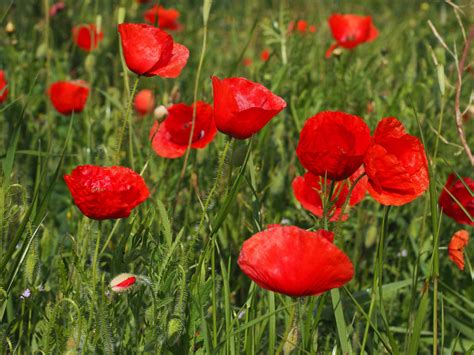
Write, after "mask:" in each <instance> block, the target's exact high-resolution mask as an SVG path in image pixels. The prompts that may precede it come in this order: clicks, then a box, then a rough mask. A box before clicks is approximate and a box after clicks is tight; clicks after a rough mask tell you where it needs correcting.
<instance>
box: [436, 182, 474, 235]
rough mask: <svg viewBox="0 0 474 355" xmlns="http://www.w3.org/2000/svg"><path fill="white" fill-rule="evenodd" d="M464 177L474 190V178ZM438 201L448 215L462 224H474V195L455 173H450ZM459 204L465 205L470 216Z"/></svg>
mask: <svg viewBox="0 0 474 355" xmlns="http://www.w3.org/2000/svg"><path fill="white" fill-rule="evenodd" d="M462 179H463V181H464V183H465V184H466V185H467V186H469V189H470V190H471V191H474V180H473V179H471V178H468V177H463V178H462ZM448 191H449V192H448ZM451 195H452V196H454V198H455V199H456V200H457V201H458V202H459V203H458V202H456V200H455V199H454V198H453V197H451ZM438 203H439V205H440V206H441V208H442V209H443V213H444V214H445V215H446V216H448V217H451V218H452V219H454V220H455V221H456V222H458V223H460V224H468V225H470V226H474V220H473V218H474V195H472V194H471V192H470V191H469V190H468V189H466V186H464V184H463V183H462V181H461V180H460V179H458V178H457V177H456V175H455V174H450V175H449V177H448V181H446V185H445V186H444V189H443V191H441V194H440V196H439V200H438ZM459 204H461V206H463V207H464V209H465V210H466V211H467V212H468V213H469V215H470V216H468V215H466V213H465V212H464V211H463V210H462V208H461V207H460V206H459Z"/></svg>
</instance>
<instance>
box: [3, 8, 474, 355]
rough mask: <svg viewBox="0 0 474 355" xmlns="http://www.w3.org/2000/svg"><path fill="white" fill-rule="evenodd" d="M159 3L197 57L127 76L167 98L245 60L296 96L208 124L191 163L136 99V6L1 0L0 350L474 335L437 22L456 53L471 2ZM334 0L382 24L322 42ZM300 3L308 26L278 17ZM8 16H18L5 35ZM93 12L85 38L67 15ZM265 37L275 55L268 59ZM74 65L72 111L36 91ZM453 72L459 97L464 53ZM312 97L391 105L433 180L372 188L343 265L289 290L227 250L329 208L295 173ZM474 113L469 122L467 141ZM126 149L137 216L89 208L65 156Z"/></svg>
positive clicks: (107, 155) (79, 17) (348, 225)
mask: <svg viewBox="0 0 474 355" xmlns="http://www.w3.org/2000/svg"><path fill="white" fill-rule="evenodd" d="M162 3H163V4H164V5H165V6H170V7H171V6H173V7H176V8H177V9H178V10H180V11H181V14H182V17H181V19H180V21H181V22H182V23H183V24H184V30H183V31H181V32H178V33H175V34H174V36H175V38H176V40H177V41H178V42H180V43H183V44H185V45H186V46H188V47H189V48H190V51H191V57H190V60H189V62H188V65H187V67H186V68H185V69H184V71H183V73H182V75H181V76H180V77H179V78H177V79H174V80H167V79H160V78H142V79H140V81H139V82H137V83H138V84H137V85H138V89H142V88H150V89H153V90H154V92H155V93H156V95H157V101H158V102H159V103H163V104H167V103H169V102H171V100H172V97H173V96H176V95H177V93H179V96H180V97H181V99H180V100H181V101H183V102H186V103H188V104H189V103H191V102H192V101H195V100H196V99H199V100H203V101H208V102H211V101H212V89H211V82H210V79H209V78H210V76H211V75H218V76H220V77H225V76H229V75H234V76H245V77H247V78H249V79H251V80H254V81H257V82H261V83H263V84H264V85H265V86H267V87H268V88H270V89H271V90H272V91H274V92H275V93H277V94H278V95H281V96H282V97H284V98H285V100H286V101H287V103H288V107H287V109H286V110H285V111H284V112H283V113H282V114H280V115H279V116H278V117H276V118H275V119H273V120H272V121H271V122H270V124H269V125H268V126H267V127H266V128H264V129H263V130H262V131H261V132H259V133H258V134H257V135H256V136H254V137H253V138H252V139H251V140H247V141H245V142H242V141H230V140H228V139H227V137H225V136H224V135H218V136H217V138H216V139H215V141H214V142H213V143H212V144H211V145H209V146H208V147H207V148H206V149H203V150H189V157H187V158H186V162H184V160H185V159H184V158H183V159H178V160H167V159H163V158H159V157H157V156H155V155H154V153H153V152H152V151H151V148H150V144H149V140H148V137H149V130H150V128H151V126H152V124H153V118H152V117H151V116H150V117H147V118H145V119H144V120H139V119H138V118H137V117H135V116H134V114H133V113H131V112H129V111H128V110H129V108H130V104H129V102H130V100H131V97H132V96H133V92H134V91H135V90H134V88H131V87H129V86H130V83H133V82H134V78H133V77H130V78H129V77H128V75H131V74H130V73H126V71H125V66H124V65H123V63H122V61H121V57H120V48H119V45H118V43H119V41H118V35H117V31H116V25H117V22H121V21H122V20H124V21H128V22H142V12H143V10H144V8H145V7H143V6H138V5H137V4H135V2H133V1H128V0H127V1H125V0H122V1H111V0H101V1H66V5H67V7H66V11H65V12H64V13H61V14H60V15H58V16H55V17H51V18H50V17H49V16H48V15H47V12H46V9H48V8H49V6H50V5H51V1H49V0H44V1H42V2H39V1H28V0H18V1H12V2H11V3H10V2H9V1H4V2H2V3H1V4H0V21H1V22H0V26H1V29H0V33H1V35H0V69H4V70H5V71H6V72H7V74H8V79H9V90H10V94H9V100H8V102H6V103H4V104H3V105H2V106H0V126H1V127H2V129H1V139H0V159H1V162H2V165H1V174H0V181H1V188H0V226H1V230H0V245H1V248H0V348H1V349H2V353H19V354H23V353H37V352H43V353H46V354H49V353H64V352H74V353H75V352H80V353H142V352H150V353H176V354H181V353H190V352H197V353H225V354H240V353H246V354H254V353H270V354H272V353H280V352H285V353H290V352H293V353H298V354H307V353H331V352H335V353H368V354H378V353H394V354H400V353H410V354H416V353H436V352H438V353H453V352H460V353H468V352H470V351H471V352H472V350H473V349H474V332H473V326H472V325H473V317H472V315H473V314H474V303H473V301H472V297H473V290H474V289H473V280H474V272H473V270H472V268H471V263H470V262H469V260H468V261H467V262H466V265H467V266H466V268H467V271H466V270H465V271H464V272H460V271H459V270H458V269H457V268H456V267H455V266H454V265H453V264H452V263H451V262H450V260H449V259H448V257H447V250H446V246H447V244H448V242H449V239H450V237H451V235H452V234H453V233H454V232H455V231H457V230H458V229H460V226H459V225H456V223H455V222H453V221H452V220H450V219H448V218H446V217H444V216H443V215H442V214H441V213H440V211H439V208H438V206H437V198H438V195H439V193H440V189H441V187H442V184H444V181H445V179H446V177H447V175H448V174H449V173H450V172H452V171H453V170H454V171H455V172H456V173H458V174H461V175H463V176H468V175H469V174H470V175H471V176H472V167H471V166H470V164H469V162H468V160H467V157H466V156H465V154H464V152H463V147H462V146H461V145H460V141H459V137H458V135H457V130H456V121H455V115H456V112H455V107H454V104H455V96H456V80H457V67H456V65H457V64H456V63H457V61H456V59H455V58H453V56H452V55H450V53H449V52H448V49H447V48H445V46H444V45H443V43H441V42H440V41H439V38H438V36H441V37H442V39H443V41H444V43H446V44H447V46H449V48H455V50H456V51H455V52H453V53H455V54H457V55H460V53H461V51H462V50H461V48H463V44H464V37H463V31H462V28H461V27H460V24H464V26H466V25H467V24H468V23H469V21H471V20H472V16H470V11H472V10H473V9H472V4H471V5H470V4H469V2H468V1H464V2H461V3H460V4H459V5H461V8H460V9H461V10H462V12H459V11H458V12H457V13H456V12H455V10H454V9H453V7H452V5H450V4H449V3H445V2H441V1H439V2H419V1H411V0H410V1H409V0H401V1H395V2H386V1H379V0H370V1H366V2H364V3H363V4H362V3H359V2H353V1H342V0H341V1H336V2H326V1H303V0H301V1H276V0H275V1H270V0H266V1H265V0H261V1H242V2H240V1H239V2H237V1H230V0H221V1H214V2H212V6H211V2H210V1H209V0H206V1H204V2H200V1H190V0H187V1H186V0H183V1H179V2H169V1H163V2H162ZM120 9H122V10H120ZM333 12H341V13H359V14H367V15H372V17H373V19H374V21H375V24H376V25H377V27H378V28H379V29H380V36H379V38H378V39H377V40H376V41H374V42H373V43H370V44H365V45H363V46H360V47H359V48H357V49H356V50H354V51H352V52H343V53H342V54H341V55H338V56H335V57H333V58H331V59H329V60H327V59H325V58H324V53H325V51H326V49H327V48H328V46H329V45H330V43H331V35H330V32H329V30H328V27H327V25H326V23H325V19H326V18H327V17H328V16H329V15H330V14H331V13H333ZM471 13H472V12H471ZM456 14H457V16H456ZM297 18H304V19H305V20H307V21H308V22H309V23H311V24H313V23H314V24H316V26H317V32H316V33H314V34H312V33H308V34H304V35H300V34H298V33H295V34H291V35H288V34H287V31H286V28H287V27H286V26H287V24H288V22H289V21H290V20H294V19H297ZM428 21H431V23H432V24H433V25H434V26H435V28H436V29H437V34H435V33H433V31H432V29H431V27H430V25H429V24H428ZM9 22H11V23H12V24H14V26H15V32H14V33H8V34H7V33H6V32H5V31H4V28H5V26H6V25H7V23H9ZM85 22H91V23H96V22H100V23H101V26H102V29H103V31H104V41H103V42H102V43H101V45H100V46H99V48H98V49H97V50H95V51H93V52H91V53H90V54H84V53H83V52H81V51H79V50H78V49H77V48H76V47H75V46H74V45H73V44H72V42H71V39H70V37H71V36H70V29H71V27H72V25H73V24H79V23H85ZM264 48H269V49H270V52H271V57H270V60H269V61H268V62H262V61H260V60H259V54H260V51H261V50H263V49H264ZM246 57H248V58H251V59H253V64H252V65H251V66H249V67H245V66H243V65H242V59H243V58H246ZM470 61H471V62H472V57H471V59H470ZM471 65H472V63H471ZM66 78H83V79H85V80H87V81H88V82H89V84H90V85H91V88H92V92H91V95H90V98H89V102H88V104H87V108H86V110H85V111H84V112H83V113H81V114H78V115H75V116H74V117H72V118H65V117H62V116H59V115H58V114H57V113H55V111H54V110H53V109H52V108H51V107H50V105H49V103H48V99H47V96H46V95H45V90H46V88H47V86H48V84H49V83H50V82H53V81H56V80H62V79H66ZM463 78H464V81H463V89H462V91H461V93H460V101H461V103H463V105H467V104H468V103H469V97H470V95H472V89H473V85H472V83H473V80H472V71H469V72H466V73H464V76H463ZM471 107H472V103H471ZM321 110H342V111H345V112H350V113H353V114H357V115H359V116H361V117H364V119H365V121H366V122H367V123H368V125H369V126H370V127H371V129H372V130H373V129H374V127H375V125H376V122H378V120H379V119H381V118H382V117H387V116H395V117H397V118H399V119H400V120H401V121H402V122H403V123H404V125H405V126H406V127H407V130H408V131H409V132H410V133H411V134H416V135H418V136H419V137H420V138H422V139H423V143H424V145H425V148H426V151H427V154H428V156H429V160H430V177H431V185H430V189H429V192H427V193H426V194H425V195H424V196H423V197H420V198H419V199H417V200H416V201H414V202H413V203H410V204H408V205H405V206H403V207H397V208H395V207H393V208H391V209H390V211H389V210H388V209H386V208H385V209H384V208H382V207H381V206H380V205H378V204H377V203H376V202H375V201H373V200H371V199H370V198H369V197H367V198H366V199H365V200H364V201H363V203H361V204H360V205H358V206H357V207H355V208H354V209H353V210H351V212H350V214H351V216H350V218H349V219H348V221H347V222H344V223H342V224H341V225H340V229H338V241H337V243H338V246H339V247H341V248H342V249H343V250H344V251H345V253H347V254H348V256H349V257H350V258H351V260H352V262H353V264H354V266H355V270H356V272H355V276H354V279H353V280H352V281H351V282H350V283H349V284H348V285H347V286H345V287H344V288H343V289H340V290H337V291H333V292H332V293H326V294H322V295H319V296H315V297H310V298H305V299H292V298H290V297H286V296H282V295H280V294H276V293H271V292H268V291H265V290H262V289H260V288H259V287H257V286H256V285H255V284H253V283H251V282H250V281H249V280H248V279H247V278H246V277H245V276H244V275H243V273H242V272H241V271H240V269H239V268H238V266H237V263H236V259H237V256H238V252H239V250H240V246H241V244H242V242H243V241H244V240H245V239H247V238H248V237H250V236H251V235H252V234H254V233H256V232H258V231H260V230H262V229H264V228H265V226H266V225H267V224H271V223H281V224H292V225H298V226H300V227H302V228H314V227H315V226H317V227H322V225H321V221H320V220H318V219H316V218H314V217H313V216H312V215H310V214H309V213H308V212H306V211H305V210H303V209H302V208H301V207H300V205H299V204H298V203H297V201H296V200H295V199H294V198H293V195H292V191H291V181H292V179H293V178H294V177H295V176H297V175H299V174H300V173H302V172H303V168H302V167H301V165H300V164H299V162H298V160H297V158H296V155H295V148H296V144H297V142H298V134H299V131H300V130H301V127H302V126H303V123H304V121H305V120H306V118H308V117H310V116H312V115H314V114H315V113H317V112H318V111H321ZM470 112H472V110H471V111H470ZM471 115H472V113H471ZM473 122H474V120H473V119H472V117H471V118H470V119H467V120H466V121H465V123H464V124H465V128H464V129H465V132H466V138H467V141H468V143H469V144H470V145H471V146H473V144H474V135H473V134H472V132H474V131H473ZM127 134H128V136H127ZM117 147H118V148H117ZM117 150H118V152H117ZM125 152H126V153H125ZM118 162H120V164H122V165H125V166H133V167H134V169H135V170H136V171H138V172H141V173H142V175H143V177H144V178H145V180H146V181H147V184H148V186H149V188H150V191H151V197H150V199H149V200H147V202H146V203H145V204H143V205H141V206H140V207H139V208H137V209H136V210H134V211H133V212H132V215H131V216H130V217H129V218H128V219H123V220H117V221H103V222H101V223H98V222H97V221H92V220H90V219H88V218H86V217H84V216H83V215H82V214H81V213H80V211H79V210H78V209H77V207H75V206H74V204H73V202H72V199H71V197H70V194H69V192H68V190H67V188H66V186H65V183H64V181H63V180H62V175H63V174H64V173H68V172H70V171H71V170H72V169H73V168H74V167H75V166H77V165H80V164H86V163H91V164H97V165H112V164H117V163H118ZM470 231H471V232H472V229H471V230H470ZM471 244H472V243H471ZM466 254H467V257H468V258H469V256H472V255H473V252H472V247H471V246H470V247H468V248H467V253H466ZM123 272H127V273H133V274H136V275H139V276H140V278H141V280H142V281H141V282H140V285H139V286H137V287H135V288H134V289H133V290H132V291H130V292H128V293H125V294H120V295H118V294H113V293H111V292H110V289H109V287H108V283H109V281H110V280H111V279H112V278H113V277H114V276H116V275H117V274H120V273H123ZM25 290H29V291H30V292H31V294H30V295H28V293H27V292H25Z"/></svg>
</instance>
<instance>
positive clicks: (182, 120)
mask: <svg viewBox="0 0 474 355" xmlns="http://www.w3.org/2000/svg"><path fill="white" fill-rule="evenodd" d="M193 110H194V105H186V104H175V105H173V106H171V107H169V108H168V117H166V119H165V120H164V121H163V122H162V123H161V124H159V123H158V122H155V124H154V125H153V127H152V129H151V131H150V138H151V139H153V140H152V143H151V144H152V147H153V149H154V150H155V152H156V154H158V155H159V156H160V157H163V158H179V157H181V156H183V155H184V153H185V152H186V149H187V147H188V143H189V135H190V134H191V127H192V122H193ZM212 111H213V110H212V106H211V105H209V104H207V103H205V102H202V101H198V102H197V105H196V121H195V124H194V133H193V139H192V144H191V148H204V147H205V146H207V145H208V144H209V143H210V142H211V141H212V140H213V139H214V136H215V135H216V133H217V129H216V124H215V123H214V114H213V112H212Z"/></svg>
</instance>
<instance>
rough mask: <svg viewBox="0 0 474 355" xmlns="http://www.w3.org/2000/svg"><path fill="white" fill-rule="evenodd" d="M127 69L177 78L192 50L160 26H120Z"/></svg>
mask: <svg viewBox="0 0 474 355" xmlns="http://www.w3.org/2000/svg"><path fill="white" fill-rule="evenodd" d="M118 31H119V33H120V39H121V41H122V49H123V55H124V57H125V62H126V63H127V66H128V69H130V70H131V71H133V72H134V73H135V74H138V75H144V76H155V75H157V76H161V77H163V78H176V77H178V76H179V74H180V73H181V71H182V70H183V68H184V67H185V66H186V63H187V61H188V57H189V50H188V49H187V48H186V47H185V46H183V45H182V44H179V43H176V42H174V41H173V37H171V36H170V35H169V34H168V33H166V32H165V31H162V30H160V29H159V28H156V27H153V26H149V25H145V24H134V23H122V24H120V25H119V26H118Z"/></svg>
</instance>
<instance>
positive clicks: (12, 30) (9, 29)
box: [5, 21, 15, 34]
mask: <svg viewBox="0 0 474 355" xmlns="http://www.w3.org/2000/svg"><path fill="white" fill-rule="evenodd" d="M5 32H6V33H8V34H12V33H15V25H14V24H13V22H11V21H8V23H7V25H6V26H5Z"/></svg>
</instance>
